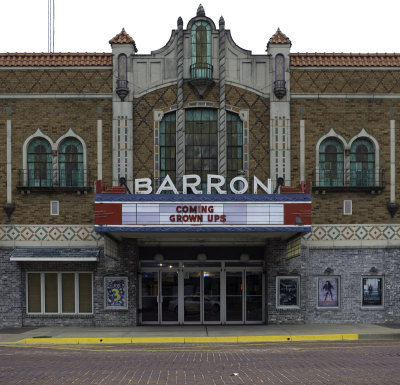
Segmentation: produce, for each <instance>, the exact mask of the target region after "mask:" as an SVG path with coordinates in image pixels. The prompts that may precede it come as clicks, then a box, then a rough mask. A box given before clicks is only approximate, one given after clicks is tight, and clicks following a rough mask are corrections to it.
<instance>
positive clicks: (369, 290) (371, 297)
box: [361, 277, 383, 307]
mask: <svg viewBox="0 0 400 385" xmlns="http://www.w3.org/2000/svg"><path fill="white" fill-rule="evenodd" d="M361 305H362V306H363V307H382V306H383V277H362V303H361Z"/></svg>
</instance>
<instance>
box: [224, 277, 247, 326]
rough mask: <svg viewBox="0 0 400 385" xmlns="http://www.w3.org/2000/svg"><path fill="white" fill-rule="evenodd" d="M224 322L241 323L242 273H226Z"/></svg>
mask: <svg viewBox="0 0 400 385" xmlns="http://www.w3.org/2000/svg"><path fill="white" fill-rule="evenodd" d="M225 279H226V321H227V322H237V323H243V272H242V271H227V272H226V278H225Z"/></svg>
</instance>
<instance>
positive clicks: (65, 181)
mask: <svg viewBox="0 0 400 385" xmlns="http://www.w3.org/2000/svg"><path fill="white" fill-rule="evenodd" d="M58 155H59V158H58V164H59V168H60V169H59V176H60V186H62V187H66V186H74V187H78V186H83V185H84V175H83V149H82V143H81V142H80V141H79V140H78V139H75V138H67V139H64V140H63V141H62V142H61V144H60V147H59V150H58Z"/></svg>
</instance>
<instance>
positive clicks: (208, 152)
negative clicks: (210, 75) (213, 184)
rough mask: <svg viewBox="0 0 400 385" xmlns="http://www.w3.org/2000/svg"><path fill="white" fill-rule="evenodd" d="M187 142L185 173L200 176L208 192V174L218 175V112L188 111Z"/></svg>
mask: <svg viewBox="0 0 400 385" xmlns="http://www.w3.org/2000/svg"><path fill="white" fill-rule="evenodd" d="M185 140H186V147H185V173H186V174H197V175H200V177H201V181H202V189H203V191H206V190H207V187H206V185H207V174H218V130H217V110H215V109H200V108H199V109H188V110H186V115H185Z"/></svg>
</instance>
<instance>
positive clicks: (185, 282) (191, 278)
mask: <svg viewBox="0 0 400 385" xmlns="http://www.w3.org/2000/svg"><path fill="white" fill-rule="evenodd" d="M151 265H153V266H151ZM230 265H232V266H230ZM235 265H238V264H237V263H232V264H230V263H229V262H212V263H204V264H202V266H200V265H199V264H197V266H196V263H193V262H186V263H185V262H164V263H160V264H158V265H156V266H155V264H151V263H142V266H141V274H140V301H139V308H140V322H141V323H142V324H177V325H178V324H180V325H182V324H248V323H263V322H264V302H265V301H264V286H265V284H264V274H263V269H262V263H261V262H260V263H258V264H257V263H254V264H252V265H247V266H246V265H244V266H235Z"/></svg>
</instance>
